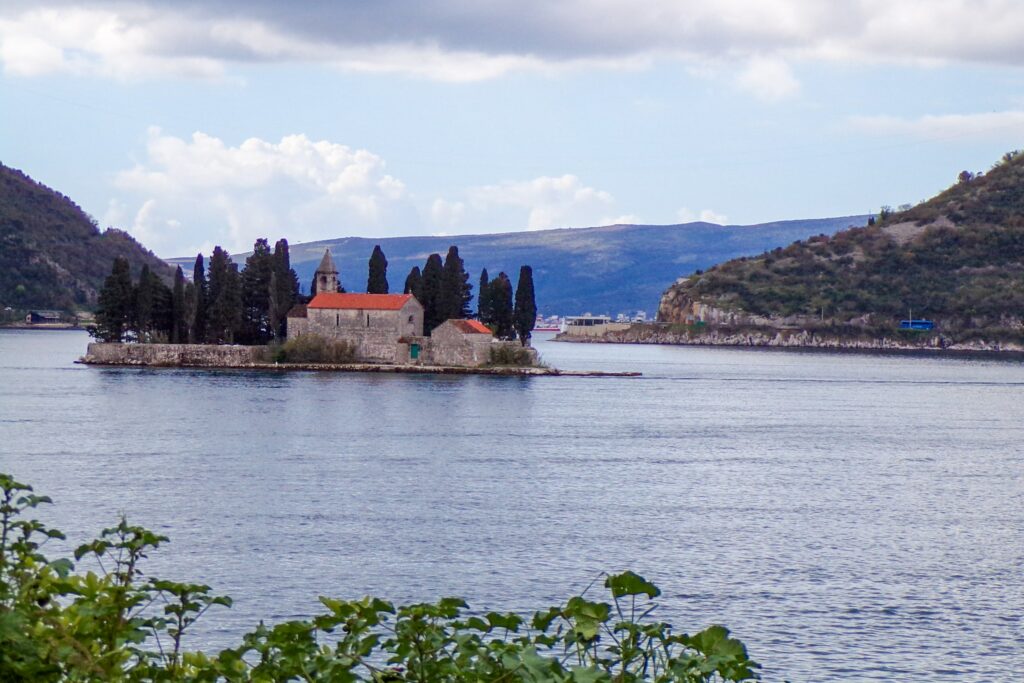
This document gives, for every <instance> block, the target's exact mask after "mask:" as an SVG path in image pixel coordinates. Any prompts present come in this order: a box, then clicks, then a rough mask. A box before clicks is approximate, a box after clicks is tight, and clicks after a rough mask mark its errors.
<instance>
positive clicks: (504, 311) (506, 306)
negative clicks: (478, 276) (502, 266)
mask: <svg viewBox="0 0 1024 683" xmlns="http://www.w3.org/2000/svg"><path fill="white" fill-rule="evenodd" d="M489 289H490V290H491V293H490V303H491V307H492V311H493V315H494V322H493V323H492V324H493V325H494V336H496V337H497V338H498V339H504V340H506V341H511V340H514V339H515V338H516V329H515V319H514V310H513V305H512V281H511V280H509V279H508V275H505V273H503V272H502V273H498V277H496V278H494V280H492V281H491V284H490V287H489Z"/></svg>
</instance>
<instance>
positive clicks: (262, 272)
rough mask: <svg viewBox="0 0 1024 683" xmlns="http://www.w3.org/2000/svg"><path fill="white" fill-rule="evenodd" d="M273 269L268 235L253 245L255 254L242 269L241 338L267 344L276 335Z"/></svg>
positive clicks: (243, 340) (242, 340)
mask: <svg viewBox="0 0 1024 683" xmlns="http://www.w3.org/2000/svg"><path fill="white" fill-rule="evenodd" d="M273 272H274V256H273V254H271V252H270V244H269V243H268V242H267V240H266V238H263V237H261V238H259V239H258V240H256V243H255V244H253V247H252V254H250V255H249V256H248V257H247V258H246V259H245V268H243V269H242V281H241V285H242V334H241V335H240V339H239V341H241V342H243V343H246V344H265V343H267V342H268V341H269V340H270V338H271V337H272V336H273V330H272V329H271V325H270V294H271V291H270V279H271V275H272V273H273Z"/></svg>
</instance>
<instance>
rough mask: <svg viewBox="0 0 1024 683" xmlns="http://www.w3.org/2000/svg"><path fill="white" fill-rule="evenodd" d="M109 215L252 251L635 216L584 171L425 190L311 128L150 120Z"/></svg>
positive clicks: (148, 235) (176, 249)
mask: <svg viewBox="0 0 1024 683" xmlns="http://www.w3.org/2000/svg"><path fill="white" fill-rule="evenodd" d="M114 187H115V189H116V190H117V191H118V193H119V196H118V197H116V198H115V199H113V200H111V201H110V203H109V205H108V207H107V211H106V214H105V215H104V222H105V224H107V225H112V226H114V227H121V228H124V229H126V230H128V231H129V232H131V233H132V234H133V235H135V236H136V237H137V238H138V239H139V240H141V241H142V242H143V243H144V244H145V245H146V246H147V247H149V248H151V249H153V250H154V251H156V252H157V253H158V254H161V255H163V256H180V255H182V254H188V253H194V251H196V250H197V249H206V251H209V248H208V247H209V246H210V245H213V244H219V245H221V246H223V247H225V248H227V249H229V250H230V251H233V252H238V251H246V250H248V249H249V248H250V247H251V245H252V243H253V241H254V240H255V239H256V238H257V237H267V238H270V239H274V238H276V237H277V236H280V235H287V237H288V238H289V239H290V240H292V241H293V242H304V241H309V240H312V239H324V238H330V237H341V236H347V235H363V236H382V237H383V236H393V235H402V234H405V235H407V234H416V233H418V232H420V233H422V232H435V233H448V234H457V233H459V232H467V231H473V232H496V231H501V230H522V229H524V228H525V229H529V230H541V229H545V228H553V227H583V226H590V225H606V224H609V223H622V222H635V216H629V215H620V214H618V212H616V208H617V207H616V202H615V200H614V198H613V197H612V196H611V195H610V194H609V193H608V192H605V191H602V190H599V189H596V188H594V187H590V186H588V185H585V184H584V183H583V182H582V181H581V180H580V179H579V178H578V177H577V176H575V175H571V174H566V175H562V176H541V177H538V178H534V179H532V180H522V181H506V182H501V183H497V184H493V185H483V186H476V187H470V188H467V189H466V190H464V191H462V192H457V193H455V197H454V198H451V199H446V198H436V199H433V200H420V199H418V198H417V197H416V196H415V195H414V193H412V192H409V191H408V190H407V188H406V186H405V184H404V183H403V182H402V181H401V180H399V179H397V178H395V177H393V176H391V175H389V174H388V173H387V172H386V166H385V162H384V160H383V159H382V158H381V157H380V156H378V155H376V154H374V153H373V152H370V151H367V150H359V149H352V148H350V147H347V146H345V145H341V144H337V143H334V142H329V141H326V140H320V141H314V140H311V139H309V138H308V137H306V136H305V135H288V136H285V137H283V138H282V139H281V140H280V141H278V142H270V141H266V140H261V139H259V138H250V139H248V140H244V141H243V142H241V143H239V144H238V145H234V146H233V145H231V144H229V143H227V142H225V141H224V140H221V139H219V138H216V137H213V136H211V135H207V134H205V133H202V132H196V133H193V134H192V136H191V137H189V138H179V137H176V136H174V135H168V134H166V133H164V132H163V131H161V130H160V129H159V128H151V129H150V130H149V135H148V139H147V144H146V150H145V154H144V157H143V159H142V161H140V162H139V163H137V164H136V165H135V166H134V167H132V168H128V169H125V170H123V171H121V172H119V173H117V174H116V175H115V177H114Z"/></svg>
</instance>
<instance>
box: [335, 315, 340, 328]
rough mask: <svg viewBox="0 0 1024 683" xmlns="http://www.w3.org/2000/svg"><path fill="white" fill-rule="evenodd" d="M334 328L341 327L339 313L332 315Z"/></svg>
mask: <svg viewBox="0 0 1024 683" xmlns="http://www.w3.org/2000/svg"><path fill="white" fill-rule="evenodd" d="M334 326H335V327H341V313H335V314H334Z"/></svg>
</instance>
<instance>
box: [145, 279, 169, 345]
mask: <svg viewBox="0 0 1024 683" xmlns="http://www.w3.org/2000/svg"><path fill="white" fill-rule="evenodd" d="M149 280H150V283H149V287H150V291H152V292H153V313H152V318H151V321H150V341H153V342H167V341H170V338H171V329H172V328H173V327H174V294H173V292H172V291H171V288H170V287H168V286H167V285H166V284H165V283H164V281H163V280H161V279H160V276H158V275H157V274H156V273H154V272H153V271H149Z"/></svg>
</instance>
